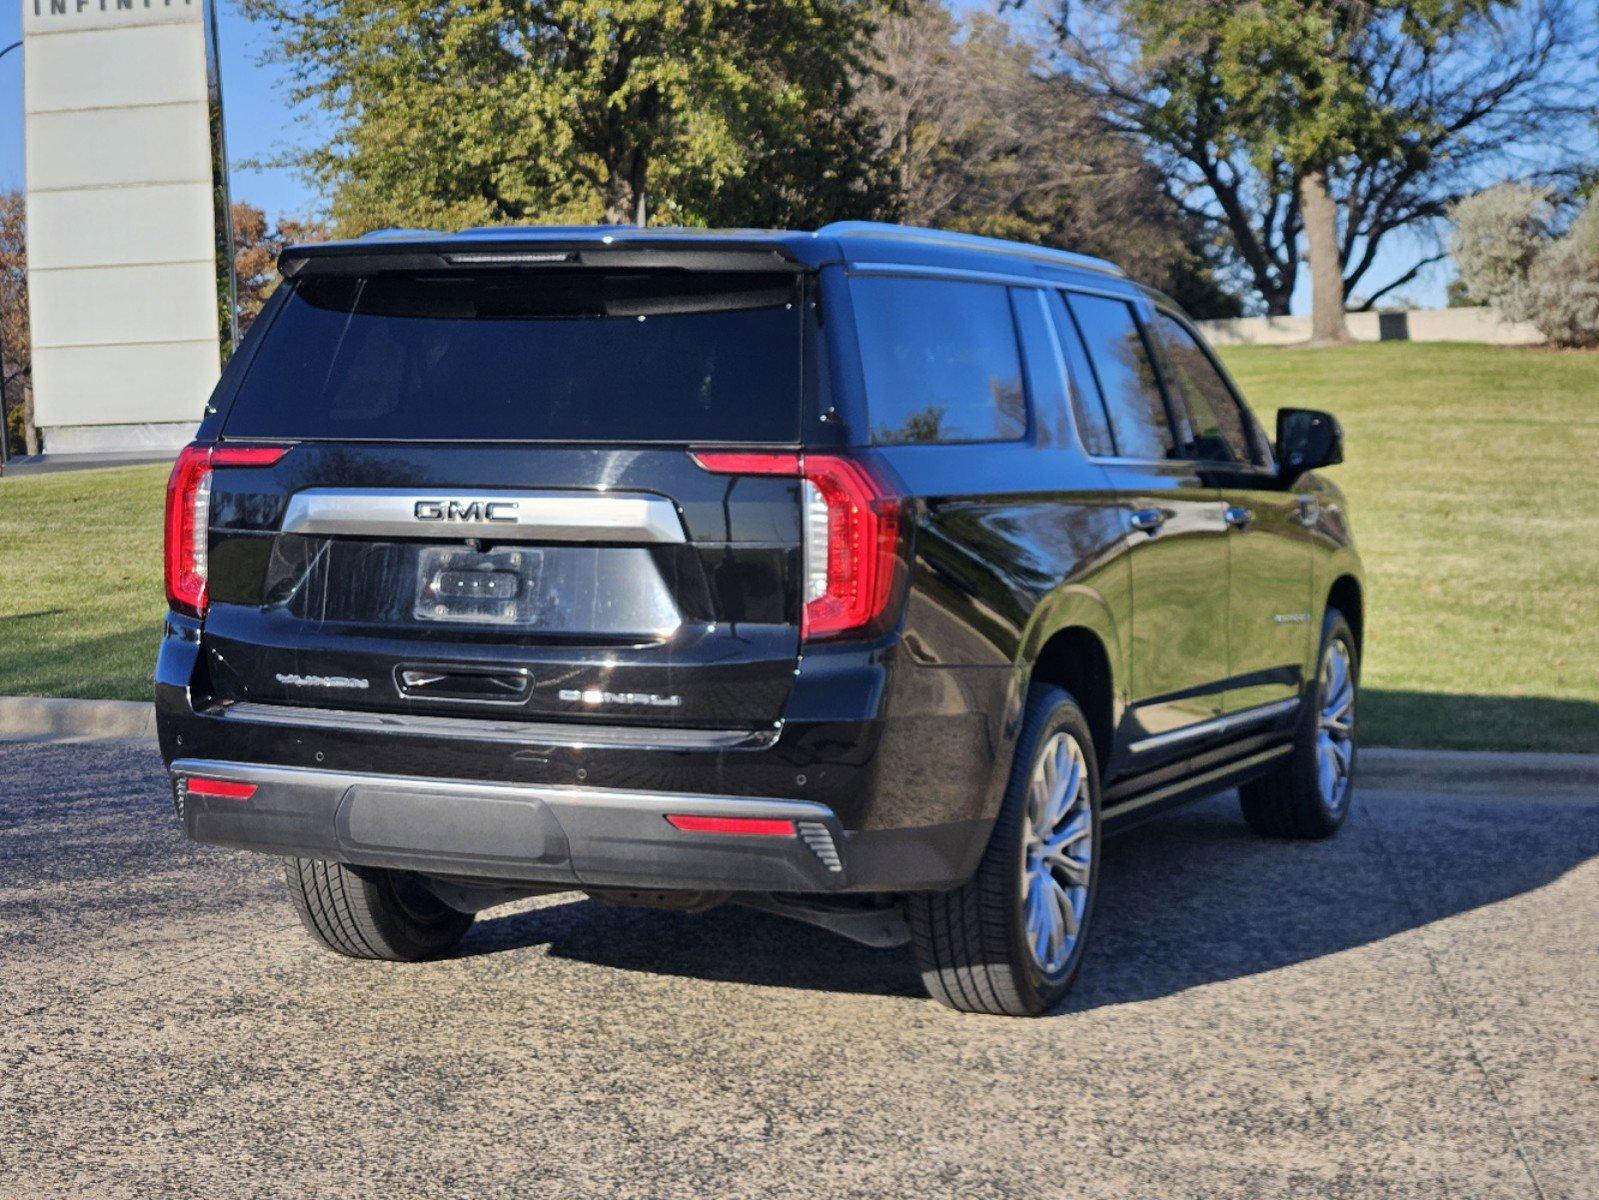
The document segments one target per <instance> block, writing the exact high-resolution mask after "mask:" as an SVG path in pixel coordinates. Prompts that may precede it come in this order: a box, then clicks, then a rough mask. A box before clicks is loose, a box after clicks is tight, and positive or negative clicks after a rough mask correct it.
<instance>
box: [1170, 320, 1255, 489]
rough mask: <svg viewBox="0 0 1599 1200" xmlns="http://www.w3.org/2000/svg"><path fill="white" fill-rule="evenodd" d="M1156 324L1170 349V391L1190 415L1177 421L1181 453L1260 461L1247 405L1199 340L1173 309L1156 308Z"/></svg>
mask: <svg viewBox="0 0 1599 1200" xmlns="http://www.w3.org/2000/svg"><path fill="white" fill-rule="evenodd" d="M1155 328H1156V330H1157V331H1158V333H1159V336H1160V340H1161V343H1162V345H1163V347H1164V348H1165V351H1166V363H1167V365H1168V367H1169V368H1170V371H1169V374H1170V375H1171V384H1172V390H1173V391H1174V392H1176V394H1177V396H1178V397H1179V398H1180V399H1181V401H1182V407H1183V409H1184V410H1186V411H1185V412H1184V413H1183V414H1182V415H1183V416H1186V418H1187V419H1186V420H1179V430H1180V432H1181V434H1182V438H1181V445H1180V446H1179V447H1178V450H1179V453H1180V454H1181V455H1182V457H1183V458H1191V459H1194V460H1196V461H1198V462H1221V463H1240V464H1249V463H1256V462H1258V461H1260V460H1259V457H1258V455H1257V454H1256V450H1255V445H1254V441H1253V439H1252V438H1251V436H1250V432H1249V422H1248V418H1247V417H1246V415H1245V412H1244V408H1243V405H1242V404H1240V403H1239V401H1238V398H1237V397H1236V396H1234V395H1233V391H1232V389H1231V388H1230V387H1228V386H1227V381H1226V380H1225V379H1223V378H1222V374H1221V372H1220V371H1219V370H1217V369H1216V364H1215V363H1213V362H1211V360H1210V355H1208V354H1206V353H1205V348H1204V347H1203V346H1201V345H1200V344H1199V340H1198V339H1197V338H1195V337H1194V335H1193V334H1192V333H1190V332H1189V331H1188V330H1187V329H1186V328H1185V327H1184V326H1183V324H1182V323H1181V322H1180V321H1178V320H1177V319H1176V318H1175V317H1173V316H1172V315H1171V314H1170V313H1165V312H1158V311H1157V313H1156V315H1155Z"/></svg>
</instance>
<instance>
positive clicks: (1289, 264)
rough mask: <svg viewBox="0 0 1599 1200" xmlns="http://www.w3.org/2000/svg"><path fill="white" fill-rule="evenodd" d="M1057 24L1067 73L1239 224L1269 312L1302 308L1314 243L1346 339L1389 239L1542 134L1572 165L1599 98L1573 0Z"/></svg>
mask: <svg viewBox="0 0 1599 1200" xmlns="http://www.w3.org/2000/svg"><path fill="white" fill-rule="evenodd" d="M1057 30H1058V32H1059V34H1060V38H1061V47H1062V51H1063V59H1064V61H1065V64H1066V69H1065V74H1066V78H1067V81H1068V83H1069V84H1070V85H1071V86H1074V87H1077V88H1080V89H1082V90H1084V91H1086V92H1087V93H1088V94H1090V95H1092V96H1094V97H1096V98H1097V99H1099V100H1100V101H1101V102H1102V103H1103V104H1104V105H1105V110H1106V113H1107V118H1108V119H1109V120H1110V121H1111V122H1112V123H1113V124H1114V125H1115V126H1116V127H1117V128H1121V129H1124V130H1126V131H1128V132H1130V133H1133V134H1135V135H1137V136H1139V137H1140V138H1142V139H1143V140H1144V142H1145V143H1146V145H1148V146H1150V147H1151V149H1152V150H1153V151H1154V152H1155V153H1156V154H1157V156H1158V157H1159V159H1160V160H1161V161H1162V162H1163V164H1164V165H1165V166H1166V167H1167V168H1168V173H1169V178H1170V179H1171V181H1172V183H1171V187H1172V191H1173V194H1174V195H1175V196H1177V197H1178V198H1179V200H1180V201H1181V202H1182V203H1184V204H1185V206H1186V207H1188V208H1189V210H1190V211H1191V212H1193V213H1195V214H1196V215H1198V216H1200V217H1201V218H1202V219H1205V220H1207V221H1208V222H1210V223H1211V224H1212V225H1213V226H1214V227H1216V228H1218V229H1220V230H1224V231H1225V233H1226V235H1227V236H1228V238H1229V239H1230V241H1231V242H1232V245H1233V248H1234V251H1235V254H1236V257H1237V260H1238V261H1239V263H1240V264H1241V266H1242V268H1243V269H1244V271H1245V272H1246V273H1247V275H1248V276H1249V278H1250V280H1251V282H1252V284H1253V285H1254V288H1255V290H1256V291H1257V292H1258V293H1259V294H1260V296H1261V297H1262V299H1263V300H1264V302H1265V306H1266V308H1267V310H1268V311H1270V312H1275V313H1281V312H1286V311H1287V308H1288V302H1289V298H1290V296H1291V295H1292V294H1293V291H1294V287H1295V284H1296V282H1297V279H1298V273H1299V268H1300V266H1301V265H1302V262H1303V259H1304V257H1305V252H1308V256H1309V260H1310V268H1311V275H1312V292H1313V324H1314V328H1315V336H1316V337H1317V338H1318V339H1320V340H1338V339H1340V338H1343V337H1346V336H1347V333H1346V331H1345V328H1344V321H1343V306H1344V304H1345V302H1346V299H1347V298H1348V297H1350V296H1351V295H1352V294H1353V291H1354V288H1355V287H1356V285H1357V283H1359V281H1360V280H1361V279H1362V277H1363V276H1364V275H1365V274H1366V272H1367V271H1368V270H1369V269H1370V268H1371V266H1372V264H1373V262H1374V261H1375V259H1376V256H1377V248H1378V246H1379V244H1380V243H1381V242H1382V241H1383V239H1384V238H1385V237H1387V236H1388V235H1389V234H1391V233H1393V232H1394V231H1396V230H1400V229H1417V228H1421V229H1427V228H1431V227H1433V226H1435V225H1436V224H1437V223H1439V222H1441V221H1442V219H1443V217H1444V215H1445V213H1446V212H1447V209H1448V207H1449V205H1450V204H1451V203H1453V202H1454V201H1456V200H1458V199H1459V198H1460V197H1461V196H1462V195H1464V194H1469V193H1470V192H1471V191H1474V190H1476V189H1477V188H1478V187H1480V186H1481V184H1482V181H1483V178H1484V176H1485V175H1486V176H1487V177H1488V178H1492V177H1494V176H1495V175H1496V174H1497V175H1499V177H1503V175H1504V174H1510V173H1514V172H1515V171H1516V170H1517V169H1518V167H1520V168H1521V169H1523V170H1524V169H1525V164H1524V163H1518V162H1517V161H1516V157H1517V151H1518V149H1519V148H1521V147H1523V146H1525V145H1526V144H1527V142H1528V141H1529V140H1536V141H1538V142H1540V143H1541V144H1546V145H1547V146H1548V147H1549V151H1550V152H1549V153H1548V154H1547V155H1545V159H1546V162H1545V165H1546V166H1549V167H1551V168H1554V169H1560V168H1561V167H1563V166H1569V165H1570V163H1569V161H1566V162H1562V161H1561V158H1560V154H1561V152H1560V151H1559V150H1557V149H1556V147H1558V145H1559V137H1560V134H1561V133H1562V132H1563V131H1568V130H1571V129H1573V128H1575V126H1576V124H1577V122H1578V120H1579V114H1580V113H1581V111H1582V109H1583V107H1584V106H1585V105H1587V104H1591V99H1587V98H1585V97H1583V96H1582V95H1581V94H1580V92H1581V88H1580V83H1579V80H1580V79H1581V77H1582V67H1583V63H1584V61H1585V58H1584V56H1585V55H1586V53H1587V52H1588V48H1589V46H1590V41H1589V38H1588V35H1587V34H1586V32H1585V31H1584V30H1583V28H1582V26H1581V23H1580V22H1579V21H1578V20H1577V17H1576V15H1575V11H1574V9H1573V5H1572V3H1570V2H1569V0H1081V2H1080V3H1075V4H1073V5H1071V6H1070V8H1069V9H1065V10H1063V15H1062V16H1061V17H1060V18H1059V20H1058V22H1057ZM1302 238H1303V242H1304V247H1305V250H1304V251H1302V250H1301V239H1302ZM1442 253H1443V252H1442V250H1440V251H1439V252H1438V253H1437V254H1435V255H1432V256H1430V257H1428V258H1425V259H1422V260H1421V261H1419V262H1418V263H1417V264H1416V265H1415V266H1414V267H1412V268H1411V269H1410V270H1409V271H1407V272H1404V273H1402V274H1401V275H1399V276H1398V277H1397V278H1394V279H1392V280H1390V281H1388V282H1387V283H1386V284H1385V285H1383V286H1381V287H1377V288H1374V289H1366V288H1362V291H1363V293H1364V294H1365V296H1366V300H1365V301H1364V303H1365V304H1366V305H1367V306H1368V307H1370V306H1375V304H1376V302H1377V301H1378V300H1379V299H1380V298H1381V297H1382V296H1384V295H1386V294H1387V293H1389V292H1392V291H1393V290H1395V289H1397V288H1399V287H1401V286H1403V284H1405V283H1407V282H1409V281H1410V280H1411V279H1413V278H1415V276H1416V274H1417V273H1418V272H1419V270H1420V269H1421V268H1422V267H1423V266H1425V265H1426V263H1428V262H1432V261H1436V260H1437V259H1438V258H1441V257H1442Z"/></svg>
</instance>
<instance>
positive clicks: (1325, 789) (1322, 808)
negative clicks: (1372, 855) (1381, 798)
mask: <svg viewBox="0 0 1599 1200" xmlns="http://www.w3.org/2000/svg"><path fill="white" fill-rule="evenodd" d="M1316 662H1317V671H1316V678H1315V679H1314V680H1313V681H1312V683H1311V686H1310V687H1309V688H1307V689H1306V694H1305V701H1304V703H1303V705H1302V706H1301V710H1300V714H1299V728H1298V731H1297V733H1296V734H1295V736H1294V749H1293V753H1291V754H1290V755H1289V756H1288V757H1287V758H1286V759H1284V760H1283V761H1282V765H1280V766H1279V767H1277V768H1276V769H1275V770H1274V771H1273V772H1272V773H1271V774H1270V775H1267V776H1264V777H1263V778H1261V779H1256V780H1254V781H1252V782H1250V783H1246V784H1244V785H1243V786H1242V787H1240V788H1239V789H1238V802H1239V805H1240V806H1241V807H1242V808H1243V810H1244V820H1246V821H1248V822H1249V826H1250V828H1251V829H1253V830H1254V831H1255V832H1256V833H1259V834H1263V835H1265V836H1266V837H1280V838H1326V837H1331V836H1332V835H1333V834H1335V833H1337V832H1338V829H1339V827H1340V826H1342V825H1343V823H1344V821H1345V820H1346V819H1347V818H1348V816H1349V807H1350V803H1351V799H1352V797H1353V795H1354V787H1355V754H1356V738H1355V731H1356V727H1355V717H1356V709H1357V707H1358V703H1359V698H1360V697H1359V680H1360V659H1359V656H1358V653H1357V651H1356V649H1355V634H1354V630H1352V629H1351V628H1350V627H1349V622H1348V621H1347V620H1345V619H1344V614H1343V613H1341V612H1339V611H1338V610H1337V609H1336V608H1329V609H1328V610H1327V615H1326V617H1325V618H1324V619H1323V620H1322V629H1321V647H1320V649H1319V650H1318V651H1317V655H1316Z"/></svg>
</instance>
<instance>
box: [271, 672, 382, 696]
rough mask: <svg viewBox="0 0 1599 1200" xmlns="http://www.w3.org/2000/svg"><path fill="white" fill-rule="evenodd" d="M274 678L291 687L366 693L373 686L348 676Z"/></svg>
mask: <svg viewBox="0 0 1599 1200" xmlns="http://www.w3.org/2000/svg"><path fill="white" fill-rule="evenodd" d="M272 678H273V679H276V680H277V681H278V682H279V683H283V684H287V685H288V686H289V687H317V688H357V689H359V690H360V691H363V692H364V691H366V689H367V688H369V687H371V686H372V685H371V684H370V683H368V682H367V681H366V680H364V679H352V678H351V677H350V676H348V675H274V676H273V677H272Z"/></svg>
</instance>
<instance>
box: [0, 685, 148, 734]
mask: <svg viewBox="0 0 1599 1200" xmlns="http://www.w3.org/2000/svg"><path fill="white" fill-rule="evenodd" d="M0 738H26V739H29V740H36V741H49V742H103V741H126V740H128V739H136V740H139V741H154V740H155V705H153V704H141V703H139V702H138V701H136V700H62V699H57V698H55V697H50V696H0Z"/></svg>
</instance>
